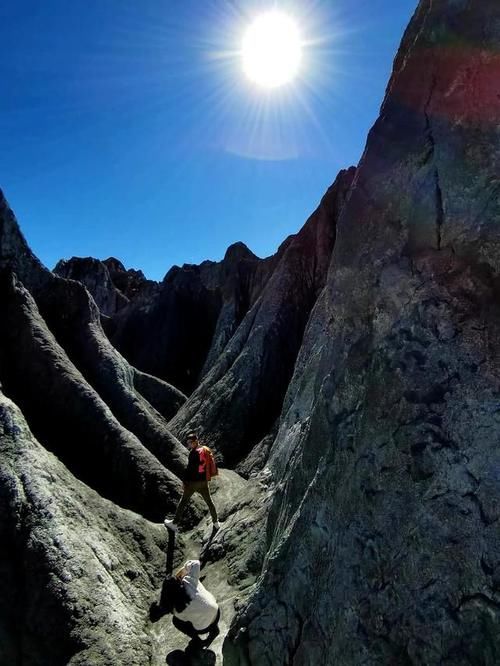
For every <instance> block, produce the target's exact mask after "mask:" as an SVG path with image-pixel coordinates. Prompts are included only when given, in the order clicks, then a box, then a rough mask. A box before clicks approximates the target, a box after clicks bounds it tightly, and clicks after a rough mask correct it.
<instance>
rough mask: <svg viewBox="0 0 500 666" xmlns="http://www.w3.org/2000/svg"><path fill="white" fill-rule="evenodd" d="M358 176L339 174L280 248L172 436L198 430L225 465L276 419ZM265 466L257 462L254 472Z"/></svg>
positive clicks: (243, 452) (243, 453)
mask: <svg viewBox="0 0 500 666" xmlns="http://www.w3.org/2000/svg"><path fill="white" fill-rule="evenodd" d="M353 176H354V169H350V170H349V171H344V172H341V174H340V175H339V177H338V178H337V180H336V181H335V183H334V184H333V185H332V187H331V188H330V189H329V190H328V192H327V193H326V195H325V196H324V198H323V200H322V202H321V204H320V206H319V207H318V209H317V210H316V211H315V213H313V215H312V216H311V217H310V218H309V220H308V221H307V223H306V224H305V225H304V227H303V228H302V230H301V231H300V232H299V233H298V234H297V235H296V236H295V237H292V238H290V239H289V240H288V241H287V242H286V243H285V244H284V245H283V246H282V247H281V248H280V250H279V251H278V253H277V255H276V258H275V268H274V270H273V272H272V274H271V276H270V277H269V279H268V280H267V282H266V284H265V286H264V288H263V289H262V292H261V293H260V295H259V297H258V298H257V300H256V301H255V303H254V304H253V305H252V307H250V308H249V310H248V312H247V313H246V315H245V317H244V319H243V321H242V322H241V324H240V325H239V327H238V329H237V330H236V332H235V333H234V335H233V336H232V338H231V339H230V341H229V342H228V344H227V345H226V346H225V348H224V350H223V352H222V353H221V354H220V355H219V357H218V359H217V361H216V362H215V363H214V365H213V366H212V368H211V369H210V370H209V371H208V372H207V374H206V375H205V377H204V378H203V380H202V382H201V384H200V386H199V387H198V388H197V389H196V391H195V392H194V393H193V394H192V395H191V396H190V398H189V400H188V401H187V402H186V403H185V405H184V406H183V407H182V408H181V409H180V410H179V412H178V413H177V414H176V416H175V417H174V419H173V420H172V421H171V422H170V427H171V428H172V430H173V432H176V433H185V432H186V431H187V430H191V429H193V428H195V429H196V430H197V431H199V432H200V433H201V434H203V435H205V436H206V438H207V439H209V441H210V442H211V443H212V445H215V446H216V448H217V450H218V451H219V452H220V453H222V455H223V456H224V460H225V462H226V464H228V465H235V464H236V463H238V462H240V461H241V460H242V458H244V457H245V456H246V455H247V454H248V453H249V452H250V450H251V449H252V447H253V446H254V445H255V444H257V443H258V442H260V440H261V439H262V438H264V437H265V436H266V435H267V434H268V433H269V431H270V430H271V429H272V427H273V424H274V422H275V421H276V420H277V419H278V417H279V414H280V410H281V406H282V402H283V397H284V395H285V392H286V390H287V387H288V383H289V381H290V378H291V376H292V372H293V367H294V363H295V359H296V357H297V354H298V351H299V348H300V345H301V342H302V335H303V332H304V328H305V325H306V323H307V320H308V317H309V314H310V312H311V310H312V308H313V306H314V303H315V302H316V299H317V297H318V295H319V293H320V291H321V289H322V288H323V286H324V283H325V279H326V272H327V268H328V264H329V261H330V256H331V251H332V248H333V245H334V242H335V225H336V220H337V217H338V215H339V212H340V211H341V209H342V206H343V204H344V201H345V197H346V194H347V192H348V190H349V186H350V183H351V181H352V178H353ZM264 460H265V456H264ZM262 464H263V460H262V459H259V461H258V464H257V467H258V466H261V465H262ZM252 469H253V466H252V465H250V466H248V467H246V468H245V471H246V472H247V473H248V471H251V470H252Z"/></svg>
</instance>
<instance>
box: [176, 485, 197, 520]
mask: <svg viewBox="0 0 500 666" xmlns="http://www.w3.org/2000/svg"><path fill="white" fill-rule="evenodd" d="M193 493H194V488H193V487H192V485H191V484H189V483H187V484H185V485H184V492H183V494H182V497H181V501H180V502H179V504H178V505H177V509H176V510H175V516H174V523H175V524H176V525H178V524H179V520H180V519H181V518H182V515H183V513H184V511H185V509H186V506H187V503H188V502H189V500H190V499H191V495H192V494H193Z"/></svg>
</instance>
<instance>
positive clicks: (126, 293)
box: [54, 257, 158, 317]
mask: <svg viewBox="0 0 500 666" xmlns="http://www.w3.org/2000/svg"><path fill="white" fill-rule="evenodd" d="M54 273H55V274H56V275H60V276H61V277H64V278H69V279H71V280H77V281H78V282H81V283H82V284H83V285H85V287H86V288H87V289H88V291H89V292H90V294H91V295H92V298H93V299H94V301H95V302H96V305H97V307H98V308H99V310H100V312H101V314H102V315H104V316H105V317H112V316H113V315H114V314H116V313H117V312H118V311H119V310H121V309H122V308H124V307H125V306H126V305H128V303H130V301H131V300H137V299H139V298H151V297H152V296H153V295H154V294H155V293H156V292H157V291H158V284H157V283H156V282H153V281H152V280H146V278H145V277H144V274H143V273H142V271H135V270H126V269H125V267H124V266H123V264H122V263H121V262H120V261H118V259H114V258H113V257H110V258H109V259H106V260H105V261H99V259H92V258H91V257H85V258H81V257H73V258H72V259H69V260H67V261H66V260H61V261H59V262H58V264H57V265H56V267H55V268H54Z"/></svg>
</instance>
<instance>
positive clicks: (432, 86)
mask: <svg viewBox="0 0 500 666" xmlns="http://www.w3.org/2000/svg"><path fill="white" fill-rule="evenodd" d="M499 26H500V5H498V3H497V2H492V1H489V0H485V1H484V2H480V3H479V2H477V1H472V0H469V1H468V0H462V1H461V2H456V1H455V0H453V1H452V0H434V1H433V2H431V1H430V0H423V1H422V2H421V3H420V5H419V7H418V10H417V12H416V15H415V17H414V19H413V21H412V23H411V25H410V27H409V29H408V31H407V33H406V35H405V38H404V40H403V43H402V46H401V50H400V53H399V55H398V57H397V59H396V62H395V68H394V74H393V77H392V79H391V82H390V84H389V88H388V91H387V96H386V99H385V101H384V104H383V107H382V110H381V115H380V118H379V120H378V121H377V123H376V125H375V126H374V128H373V130H372V131H371V133H370V136H369V139H368V144H367V148H366V151H365V154H364V156H363V159H362V161H361V163H360V165H359V168H358V171H357V174H356V177H355V179H354V183H353V187H352V190H351V193H350V195H349V197H348V202H347V204H346V206H345V207H344V209H343V211H342V214H341V216H340V219H339V222H338V225H337V241H336V245H335V249H334V253H333V257H332V263H331V266H330V271H329V275H328V280H327V287H326V289H325V291H324V292H323V294H322V296H321V297H320V299H319V302H318V304H317V306H316V308H315V311H314V313H313V317H312V319H311V321H310V323H309V326H308V329H307V331H306V334H305V337H304V343H303V345H302V348H301V354H300V356H299V359H298V362H297V364H296V367H295V373H294V378H293V380H292V383H291V386H290V389H289V391H288V395H287V398H286V400H285V406H284V410H283V413H282V418H281V422H280V426H279V432H278V435H277V438H276V440H275V442H274V444H273V445H272V448H271V454H270V461H269V468H270V470H272V472H273V475H274V477H275V480H276V482H277V483H278V484H279V485H278V486H277V487H278V488H279V489H280V492H277V493H276V496H275V500H274V503H273V507H272V509H271V513H270V520H269V523H268V555H267V559H266V566H265V568H264V572H263V576H262V578H261V580H260V582H259V585H258V590H257V592H256V593H255V595H254V596H253V597H252V599H251V601H250V603H249V604H248V606H247V607H246V609H245V610H244V611H243V612H242V613H241V615H240V618H239V620H238V621H237V622H236V623H235V624H234V626H233V628H232V630H231V635H230V638H229V639H228V640H227V643H226V647H225V657H226V658H225V663H227V664H230V665H233V664H259V666H260V665H267V664H268V665H269V666H271V665H272V666H278V665H279V664H292V663H293V664H304V665H305V664H308V665H311V666H312V665H314V666H318V665H321V664H325V665H326V664H328V665H329V664H340V663H341V664H343V665H346V666H348V665H353V666H354V665H356V666H360V665H361V664H366V665H367V666H368V665H370V666H373V665H376V664H380V666H382V665H384V666H385V665H387V664H398V665H399V664H429V665H434V664H435V665H437V664H440V665H443V664H446V665H450V666H451V665H452V664H453V665H454V666H462V665H463V666H465V665H466V664H467V665H469V664H491V665H493V664H495V663H497V662H498V661H499V659H500V642H499V639H498V627H499V622H500V597H499V595H498V589H499V588H498V584H497V577H498V571H499V569H498V558H497V553H498V548H499V543H498V518H499V516H500V514H499V513H498V507H499V506H500V484H499V480H498V479H499V477H498V471H499V469H500V459H499V453H498V437H499V434H500V425H499V412H498V410H499V408H500V400H499V398H500V358H499V346H498V341H499V335H500V328H499V325H500V310H499V305H498V304H499V302H500V301H499V292H498V288H499V280H498V278H499V267H500V265H499V263H498V249H499V248H500V244H499V241H500V237H499V234H500V231H499V230H500V227H499V225H498V221H499V215H500V207H499V199H498V183H499V181H498V174H499V171H498V167H499V159H500V138H499V134H498V123H499V120H500V105H499V102H498V98H497V94H496V93H497V92H498V81H499V80H500V79H499V78H498V73H499V71H500V70H499V64H498V63H499V61H498V55H497V50H498V44H499V43H500V28H499ZM494 81H495V83H493V82H494Z"/></svg>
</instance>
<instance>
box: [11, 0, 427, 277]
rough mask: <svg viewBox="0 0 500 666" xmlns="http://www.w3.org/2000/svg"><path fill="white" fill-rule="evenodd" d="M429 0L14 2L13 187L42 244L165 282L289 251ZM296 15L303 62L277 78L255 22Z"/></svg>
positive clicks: (362, 137)
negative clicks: (245, 43)
mask: <svg viewBox="0 0 500 666" xmlns="http://www.w3.org/2000/svg"><path fill="white" fill-rule="evenodd" d="M416 5H417V0H283V1H281V2H279V1H277V0H274V1H273V0H267V1H266V0H140V1H139V0H44V1H43V2H41V1H40V0H10V1H9V0H6V1H5V2H0V43H1V45H2V46H1V58H0V73H1V80H2V95H1V97H0V187H1V188H2V189H3V190H4V193H5V195H6V196H7V198H8V200H9V202H10V204H11V206H12V208H13V209H14V212H15V213H16V215H17V218H18V220H19V222H20V224H21V228H22V230H23V232H24V235H25V236H26V238H27V240H28V242H29V244H30V246H31V248H32V249H33V251H34V252H35V253H36V254H37V255H38V257H39V258H40V259H41V260H42V261H43V263H45V264H46V265H47V266H48V267H49V268H52V267H53V266H54V265H55V263H56V262H57V261H58V260H59V259H61V258H69V257H71V256H93V257H97V258H101V259H105V258H106V257H108V256H115V257H117V258H118V259H120V260H121V261H122V262H123V263H124V264H125V265H126V267H127V268H137V269H142V270H143V271H144V273H145V274H146V275H147V276H148V277H151V278H153V279H161V278H162V277H163V276H164V274H165V273H166V272H167V270H168V269H169V268H170V266H172V265H173V264H182V263H185V262H186V263H199V262H201V261H203V260H204V259H214V260H218V259H221V258H222V257H223V256H224V253H225V250H226V248H227V246H228V245H230V244H231V243H233V242H235V241H239V240H241V241H243V242H245V243H246V244H247V245H248V246H249V247H250V249H251V250H253V251H254V252H255V253H256V254H258V255H259V256H267V255H269V254H272V253H273V252H275V251H276V249H277V247H278V245H279V244H280V243H281V242H282V241H283V240H284V239H285V237H286V236H287V235H289V234H290V233H295V232H296V231H298V230H299V229H300V227H301V226H302V225H303V223H304V222H305V220H306V219H307V217H308V216H309V214H310V213H311V212H312V211H313V210H314V209H315V207H316V206H317V204H318V202H319V200H320V199H321V196H322V195H323V193H324V191H325V190H326V188H327V187H328V186H329V185H330V184H331V182H333V180H334V179H335V176H336V174H337V172H338V171H339V170H340V169H341V168H344V167H347V166H350V165H351V164H356V163H357V162H358V161H359V158H360V156H361V153H362V151H363V149H364V145H365V141H366V135H367V132H368V130H369V128H370V126H371V125H372V124H373V122H374V121H375V119H376V118H377V115H378V110H379V107H380V104H381V102H382V99H383V96H384V91H385V86H386V84H387V80H388V77H389V75H390V71H391V67H392V61H393V59H394V56H395V53H396V50H397V47H398V46H399V42H400V40H401V37H402V34H403V31H404V29H405V27H406V25H407V23H408V21H409V19H410V17H411V15H412V13H413V11H414V10H415V7H416ZM271 6H278V7H279V8H280V9H282V10H286V11H287V12H289V13H290V14H291V15H292V16H294V17H295V18H296V20H297V21H298V24H299V27H300V31H301V38H302V40H303V42H304V51H303V60H302V64H301V69H300V72H299V76H298V77H297V78H296V79H295V80H294V81H293V83H289V84H287V85H285V86H283V87H282V88H277V89H275V90H273V91H266V90H264V89H261V88H258V87H257V86H256V85H255V84H253V83H251V82H250V81H249V80H248V79H247V78H246V77H245V76H244V74H243V72H242V63H241V57H240V50H241V42H242V36H243V33H244V30H245V27H246V26H247V25H248V24H249V22H250V21H251V20H252V18H253V17H254V16H256V15H258V14H259V13H260V12H262V11H263V10H266V9H268V8H269V7H271Z"/></svg>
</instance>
